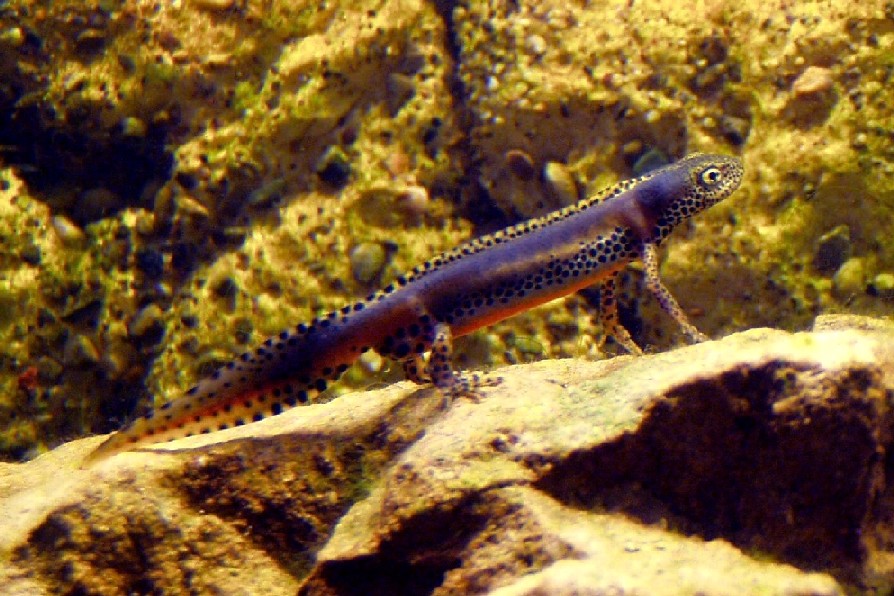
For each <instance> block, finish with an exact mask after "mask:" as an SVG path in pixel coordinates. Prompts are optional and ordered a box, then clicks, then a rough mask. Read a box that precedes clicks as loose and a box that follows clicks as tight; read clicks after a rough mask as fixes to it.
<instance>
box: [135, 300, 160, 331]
mask: <svg viewBox="0 0 894 596" xmlns="http://www.w3.org/2000/svg"><path fill="white" fill-rule="evenodd" d="M163 330H164V312H163V311H162V310H161V307H160V306H159V305H157V304H155V303H154V302H152V303H149V304H147V305H146V306H144V307H143V308H142V309H141V310H140V311H139V312H138V313H137V314H136V315H134V317H133V319H131V320H130V324H129V325H128V326H127V332H128V333H129V334H130V336H131V337H146V336H148V335H150V334H152V333H160V332H162V331H163Z"/></svg>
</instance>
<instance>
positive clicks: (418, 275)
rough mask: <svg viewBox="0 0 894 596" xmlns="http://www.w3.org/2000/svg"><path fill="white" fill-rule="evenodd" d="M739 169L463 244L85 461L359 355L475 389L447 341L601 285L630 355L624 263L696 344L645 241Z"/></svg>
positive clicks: (298, 400) (678, 178) (282, 398)
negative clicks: (622, 313)
mask: <svg viewBox="0 0 894 596" xmlns="http://www.w3.org/2000/svg"><path fill="white" fill-rule="evenodd" d="M742 175H743V166H742V162H741V161H740V160H739V159H737V158H735V157H729V156H724V155H706V154H694V155H690V156H688V157H686V158H684V159H682V160H680V161H678V162H676V163H674V164H671V165H668V166H666V167H663V168H660V169H657V170H655V171H652V172H649V173H647V174H645V175H643V176H641V177H639V178H635V179H632V180H626V181H622V182H619V183H618V184H616V185H614V186H612V187H610V188H607V189H605V190H604V191H602V192H600V193H598V194H596V195H595V196H593V197H590V198H587V199H584V200H582V201H580V202H578V203H577V204H575V205H573V206H570V207H565V208H564V209H560V210H558V211H554V212H552V213H550V214H548V215H545V216H543V217H540V218H535V219H531V220H529V221H526V222H524V223H520V224H518V225H514V226H510V227H508V228H506V229H504V230H501V231H499V232H496V233H494V234H490V235H486V236H482V237H480V238H477V239H474V240H471V241H469V242H466V243H465V244H462V245H460V246H459V247H457V248H455V249H453V250H451V251H448V252H445V253H443V254H441V255H439V256H436V257H434V258H433V259H431V260H429V261H426V262H425V263H423V264H421V265H419V266H417V267H416V268H415V269H413V270H412V271H411V272H409V273H407V274H406V275H401V276H398V277H397V278H396V280H395V282H394V283H393V284H391V285H389V286H388V287H386V288H384V289H383V290H381V291H379V292H376V293H374V294H371V295H370V296H368V297H367V298H366V299H365V300H361V301H360V302H356V303H354V304H349V305H347V306H345V307H344V308H342V309H340V310H336V311H333V312H331V313H329V314H327V315H325V316H322V317H319V318H317V319H316V320H314V321H312V322H310V323H307V324H300V325H297V326H296V327H294V328H291V329H287V330H285V331H283V332H282V333H280V334H279V335H276V336H273V337H270V338H269V339H267V340H266V341H265V342H263V343H262V344H261V345H260V346H259V347H257V348H256V349H255V350H253V351H251V352H246V353H244V354H242V355H241V356H239V357H237V358H235V359H233V360H232V361H230V362H228V363H227V364H226V365H224V366H222V367H221V368H219V369H218V370H217V371H216V372H214V373H213V374H211V375H210V376H209V377H207V378H205V379H203V380H201V381H199V382H198V383H197V384H196V385H195V386H194V387H192V388H191V389H190V390H189V391H187V392H186V394H185V395H183V396H182V397H179V398H178V399H175V400H173V401H171V402H169V403H166V404H164V405H163V406H161V407H160V408H158V409H156V410H154V411H152V412H149V413H148V414H146V415H145V416H143V417H141V418H138V419H136V420H135V421H134V422H132V423H131V424H129V425H128V426H125V427H124V428H123V429H122V430H120V431H118V432H117V433H114V434H112V435H111V436H110V437H109V438H108V439H107V440H106V441H105V442H104V443H102V444H101V445H100V446H99V447H98V448H97V449H96V450H95V451H94V452H93V453H91V454H90V455H89V456H88V461H91V462H93V461H97V460H100V459H103V458H105V457H108V456H111V455H113V454H115V453H119V452H121V451H127V450H130V449H133V448H135V447H137V446H140V445H145V444H149V443H158V442H162V441H169V440H172V439H175V438H180V437H186V436H190V435H194V434H200V433H209V432H213V431H218V430H224V429H227V428H230V427H232V426H239V425H242V424H247V423H250V422H257V421H259V420H262V419H264V418H266V417H268V416H275V415H277V414H280V413H281V412H283V411H284V410H286V409H287V408H291V407H294V406H298V405H301V404H307V403H309V402H311V401H312V400H313V399H314V398H315V397H316V396H317V395H319V394H320V393H321V392H322V391H325V389H326V387H327V385H328V384H329V383H330V382H331V381H334V380H336V379H338V378H339V376H341V374H342V373H344V372H345V370H347V368H348V367H349V366H350V365H351V364H352V363H353V362H355V361H356V360H357V359H358V358H359V357H360V355H361V354H363V353H364V352H366V351H368V350H375V351H376V352H378V353H379V354H381V355H382V356H385V357H388V358H390V359H393V360H395V361H397V362H400V363H401V364H402V366H403V370H404V373H405V375H406V377H407V378H408V379H410V380H412V381H415V382H416V383H420V384H425V383H431V384H432V385H434V386H435V387H436V388H438V389H439V390H440V391H441V392H442V393H443V394H444V395H445V396H446V397H455V396H459V395H463V394H474V392H475V390H476V389H478V388H480V387H482V386H484V385H485V384H486V383H483V382H482V380H481V378H480V377H479V376H478V375H470V376H464V375H461V374H459V373H458V372H456V371H455V370H454V369H453V367H452V365H451V342H452V340H453V338H455V337H460V336H463V335H466V334H468V333H471V332H472V331H475V330H476V329H480V328H482V327H486V326H488V325H492V324H493V323H496V322H498V321H501V320H503V319H506V318H508V317H511V316H512V315H514V314H516V313H519V312H522V311H526V310H528V309H531V308H534V307H535V306H538V305H540V304H543V303H545V302H549V301H551V300H554V299H556V298H559V297H561V296H566V295H568V294H571V293H572V292H575V291H577V290H580V289H582V288H584V287H586V286H590V285H593V284H599V287H600V292H599V294H600V319H601V322H602V325H603V328H604V334H605V335H611V336H613V337H614V338H615V340H616V341H617V342H618V343H619V344H620V345H621V346H623V347H624V348H625V349H626V350H628V351H629V352H631V353H632V354H641V353H642V351H641V350H640V348H639V346H637V345H636V343H635V342H634V341H633V339H632V338H631V337H630V334H629V333H628V332H627V330H626V329H625V328H624V327H623V326H622V325H621V324H620V322H619V320H618V311H617V304H616V301H615V279H616V277H617V275H618V273H619V272H620V271H621V270H622V269H623V268H624V267H625V266H626V265H627V264H628V263H630V262H631V261H633V260H635V259H640V260H642V262H643V264H644V272H645V280H646V286H647V288H648V289H649V291H651V292H652V294H654V296H655V297H656V298H657V300H658V302H659V304H660V305H661V307H662V308H663V309H664V310H665V311H666V312H667V313H668V314H669V315H670V316H671V317H672V318H673V319H674V320H675V321H676V322H677V323H678V324H679V326H680V328H681V329H682V331H683V333H684V334H685V335H686V336H687V337H688V338H689V340H690V341H692V342H699V341H703V340H705V339H707V338H706V337H705V336H704V335H702V333H700V332H699V331H698V330H697V329H696V328H695V326H693V325H692V324H691V323H690V322H689V321H688V319H687V318H686V315H685V314H684V313H683V311H682V309H681V308H680V306H679V304H678V303H677V301H676V300H675V299H674V297H673V296H672V295H671V294H670V292H669V291H668V290H667V289H666V288H665V286H664V284H662V282H661V280H660V278H659V275H658V254H657V247H658V246H659V245H660V244H661V243H662V242H663V241H664V240H665V238H667V236H668V235H669V234H670V233H671V231H672V230H673V229H674V227H675V226H677V225H678V224H680V223H681V222H682V221H684V220H687V219H689V218H691V217H692V216H693V215H695V214H697V213H699V212H700V211H703V210H705V209H707V208H708V207H710V206H711V205H714V204H715V203H717V202H719V201H721V200H723V199H725V198H726V197H728V196H729V195H730V194H731V193H732V192H733V191H734V190H735V189H736V188H738V186H739V184H740V183H741V180H742ZM427 352H430V356H429V357H428V358H427V359H426V358H425V354H426V353H427Z"/></svg>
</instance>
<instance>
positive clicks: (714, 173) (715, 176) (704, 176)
mask: <svg viewBox="0 0 894 596" xmlns="http://www.w3.org/2000/svg"><path fill="white" fill-rule="evenodd" d="M722 178H723V172H721V171H720V168H716V167H714V166H711V167H709V168H705V169H704V170H702V172H701V174H699V175H698V180H699V182H701V183H702V184H704V185H705V186H716V185H717V184H718V183H720V180H721V179H722Z"/></svg>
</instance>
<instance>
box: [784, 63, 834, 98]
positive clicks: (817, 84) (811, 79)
mask: <svg viewBox="0 0 894 596" xmlns="http://www.w3.org/2000/svg"><path fill="white" fill-rule="evenodd" d="M830 89H832V71H831V70H829V69H828V68H824V67H822V66H808V67H807V68H806V69H804V72H802V73H801V74H800V75H799V76H798V78H797V79H795V82H794V83H792V94H794V96H795V97H805V96H810V95H821V94H823V93H826V92H828V91H829V90H830Z"/></svg>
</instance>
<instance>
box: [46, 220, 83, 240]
mask: <svg viewBox="0 0 894 596" xmlns="http://www.w3.org/2000/svg"><path fill="white" fill-rule="evenodd" d="M52 223H53V229H54V230H56V234H57V235H58V236H59V240H61V241H62V244H65V245H66V246H74V245H77V244H80V243H81V242H83V241H84V238H85V236H84V231H83V230H82V229H81V228H79V227H78V226H77V224H75V223H74V222H73V221H71V220H70V219H68V218H67V217H65V216H64V215H56V216H53V219H52Z"/></svg>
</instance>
